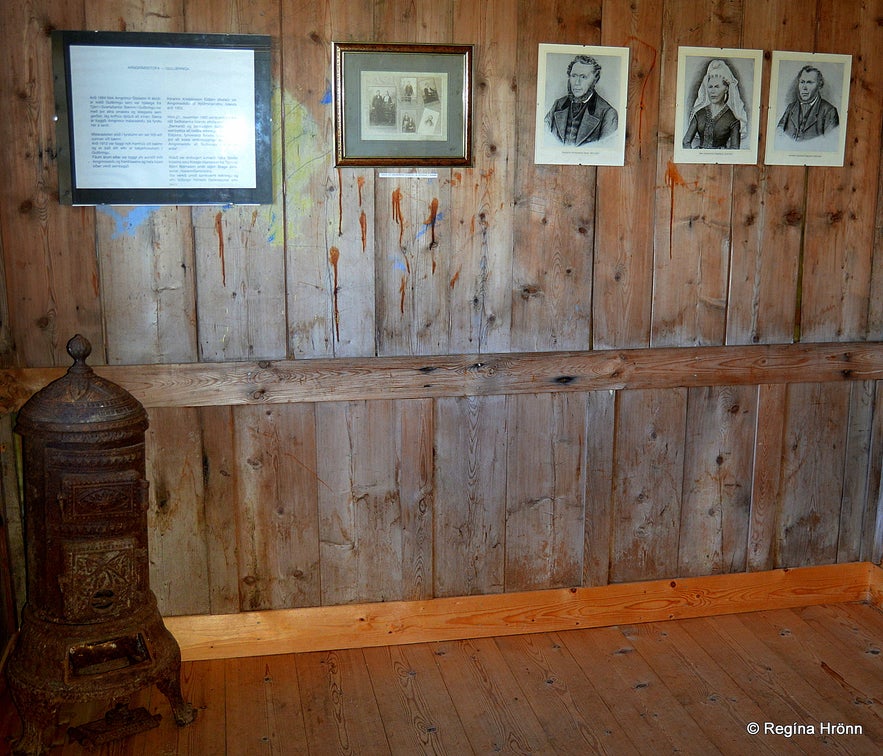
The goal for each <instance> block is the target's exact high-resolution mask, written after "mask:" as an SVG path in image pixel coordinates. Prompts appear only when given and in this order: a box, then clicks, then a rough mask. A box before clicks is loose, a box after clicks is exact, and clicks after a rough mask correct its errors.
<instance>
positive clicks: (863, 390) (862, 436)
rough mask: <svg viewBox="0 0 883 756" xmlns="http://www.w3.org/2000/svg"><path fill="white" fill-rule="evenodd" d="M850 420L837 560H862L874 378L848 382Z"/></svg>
mask: <svg viewBox="0 0 883 756" xmlns="http://www.w3.org/2000/svg"><path fill="white" fill-rule="evenodd" d="M849 388H850V396H849V420H848V426H847V428H848V430H847V436H846V449H845V455H844V465H843V499H842V503H841V506H840V521H839V523H838V525H839V532H838V536H837V560H836V561H837V562H838V563H840V562H858V561H861V553H862V539H863V533H864V528H865V518H866V516H867V513H868V511H869V504H870V501H869V497H868V493H869V491H868V480H869V475H870V466H871V453H872V441H873V432H874V399H875V396H874V393H875V388H876V387H875V385H874V381H856V382H855V383H852V384H851V385H850V387H849Z"/></svg>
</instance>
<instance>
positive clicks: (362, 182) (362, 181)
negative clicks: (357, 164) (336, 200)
mask: <svg viewBox="0 0 883 756" xmlns="http://www.w3.org/2000/svg"><path fill="white" fill-rule="evenodd" d="M356 183H357V184H358V186H359V207H361V206H362V187H364V186H365V177H364V176H359V178H357V179H356Z"/></svg>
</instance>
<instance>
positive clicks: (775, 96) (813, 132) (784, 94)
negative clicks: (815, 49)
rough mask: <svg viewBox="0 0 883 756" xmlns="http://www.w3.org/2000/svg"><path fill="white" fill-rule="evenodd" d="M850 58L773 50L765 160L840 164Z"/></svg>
mask: <svg viewBox="0 0 883 756" xmlns="http://www.w3.org/2000/svg"><path fill="white" fill-rule="evenodd" d="M851 68H852V56H850V55H828V54H823V53H799V52H780V51H774V52H773V64H772V72H771V75H770V107H769V114H768V119H767V143H766V162H767V163H769V164H770V165H843V152H844V146H845V144H846V119H847V115H848V104H849V77H850V73H851Z"/></svg>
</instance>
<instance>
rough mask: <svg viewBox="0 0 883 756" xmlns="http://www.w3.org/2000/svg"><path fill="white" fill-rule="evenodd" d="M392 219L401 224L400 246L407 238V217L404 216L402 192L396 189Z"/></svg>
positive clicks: (393, 198) (393, 194)
mask: <svg viewBox="0 0 883 756" xmlns="http://www.w3.org/2000/svg"><path fill="white" fill-rule="evenodd" d="M392 219H393V221H395V222H396V223H398V224H399V246H400V247H401V246H402V239H403V238H404V236H405V216H404V215H402V190H401V189H399V188H396V189H395V191H393V193H392Z"/></svg>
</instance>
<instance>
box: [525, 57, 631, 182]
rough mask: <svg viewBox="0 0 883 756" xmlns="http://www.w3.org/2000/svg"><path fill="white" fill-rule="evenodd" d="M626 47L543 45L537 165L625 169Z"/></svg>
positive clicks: (539, 61)
mask: <svg viewBox="0 0 883 756" xmlns="http://www.w3.org/2000/svg"><path fill="white" fill-rule="evenodd" d="M628 55H629V50H628V48H627V47H593V46H588V45H556V44H541V45H540V46H539V58H538V67H537V112H536V141H535V156H534V159H535V161H536V162H537V163H557V164H575V165H622V164H623V162H624V157H625V112H626V105H627V102H628V99H627V87H628Z"/></svg>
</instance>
